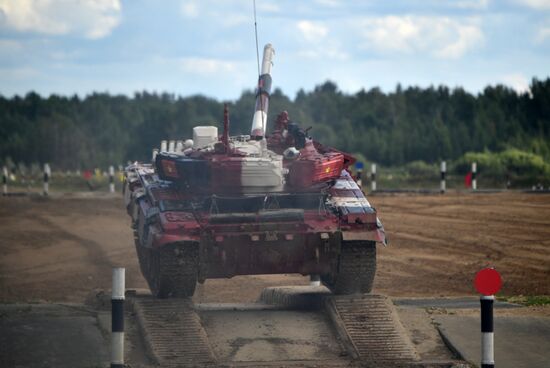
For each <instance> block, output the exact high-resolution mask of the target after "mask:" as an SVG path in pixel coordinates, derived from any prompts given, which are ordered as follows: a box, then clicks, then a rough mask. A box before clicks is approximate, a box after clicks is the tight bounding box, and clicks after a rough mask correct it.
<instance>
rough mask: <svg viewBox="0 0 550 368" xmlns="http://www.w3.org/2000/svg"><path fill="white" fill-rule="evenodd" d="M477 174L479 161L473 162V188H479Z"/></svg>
mask: <svg viewBox="0 0 550 368" xmlns="http://www.w3.org/2000/svg"><path fill="white" fill-rule="evenodd" d="M476 174H477V163H476V162H472V190H477V179H476Z"/></svg>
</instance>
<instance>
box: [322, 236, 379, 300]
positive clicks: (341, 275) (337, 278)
mask: <svg viewBox="0 0 550 368" xmlns="http://www.w3.org/2000/svg"><path fill="white" fill-rule="evenodd" d="M375 274H376V242H373V241H366V240H359V241H342V249H341V253H340V257H339V259H338V264H337V266H336V270H335V271H333V273H332V274H329V275H323V276H322V277H321V279H322V281H323V283H324V284H325V285H326V286H327V287H329V288H330V289H331V290H332V291H333V292H334V293H335V294H354V293H370V292H371V290H372V284H373V283H374V275H375Z"/></svg>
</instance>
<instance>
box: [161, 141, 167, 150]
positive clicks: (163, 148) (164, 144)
mask: <svg viewBox="0 0 550 368" xmlns="http://www.w3.org/2000/svg"><path fill="white" fill-rule="evenodd" d="M167 150H168V141H160V152H166V151H167Z"/></svg>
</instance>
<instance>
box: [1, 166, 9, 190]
mask: <svg viewBox="0 0 550 368" xmlns="http://www.w3.org/2000/svg"><path fill="white" fill-rule="evenodd" d="M2 194H3V195H5V196H6V195H8V168H7V167H5V166H4V167H3V168H2Z"/></svg>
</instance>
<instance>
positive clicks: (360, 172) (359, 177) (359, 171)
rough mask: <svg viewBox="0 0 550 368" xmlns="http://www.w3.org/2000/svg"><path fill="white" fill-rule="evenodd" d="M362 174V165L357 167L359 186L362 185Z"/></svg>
mask: <svg viewBox="0 0 550 368" xmlns="http://www.w3.org/2000/svg"><path fill="white" fill-rule="evenodd" d="M362 174H363V167H358V168H357V185H359V188H362V187H363V180H362V179H361V175H362Z"/></svg>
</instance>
